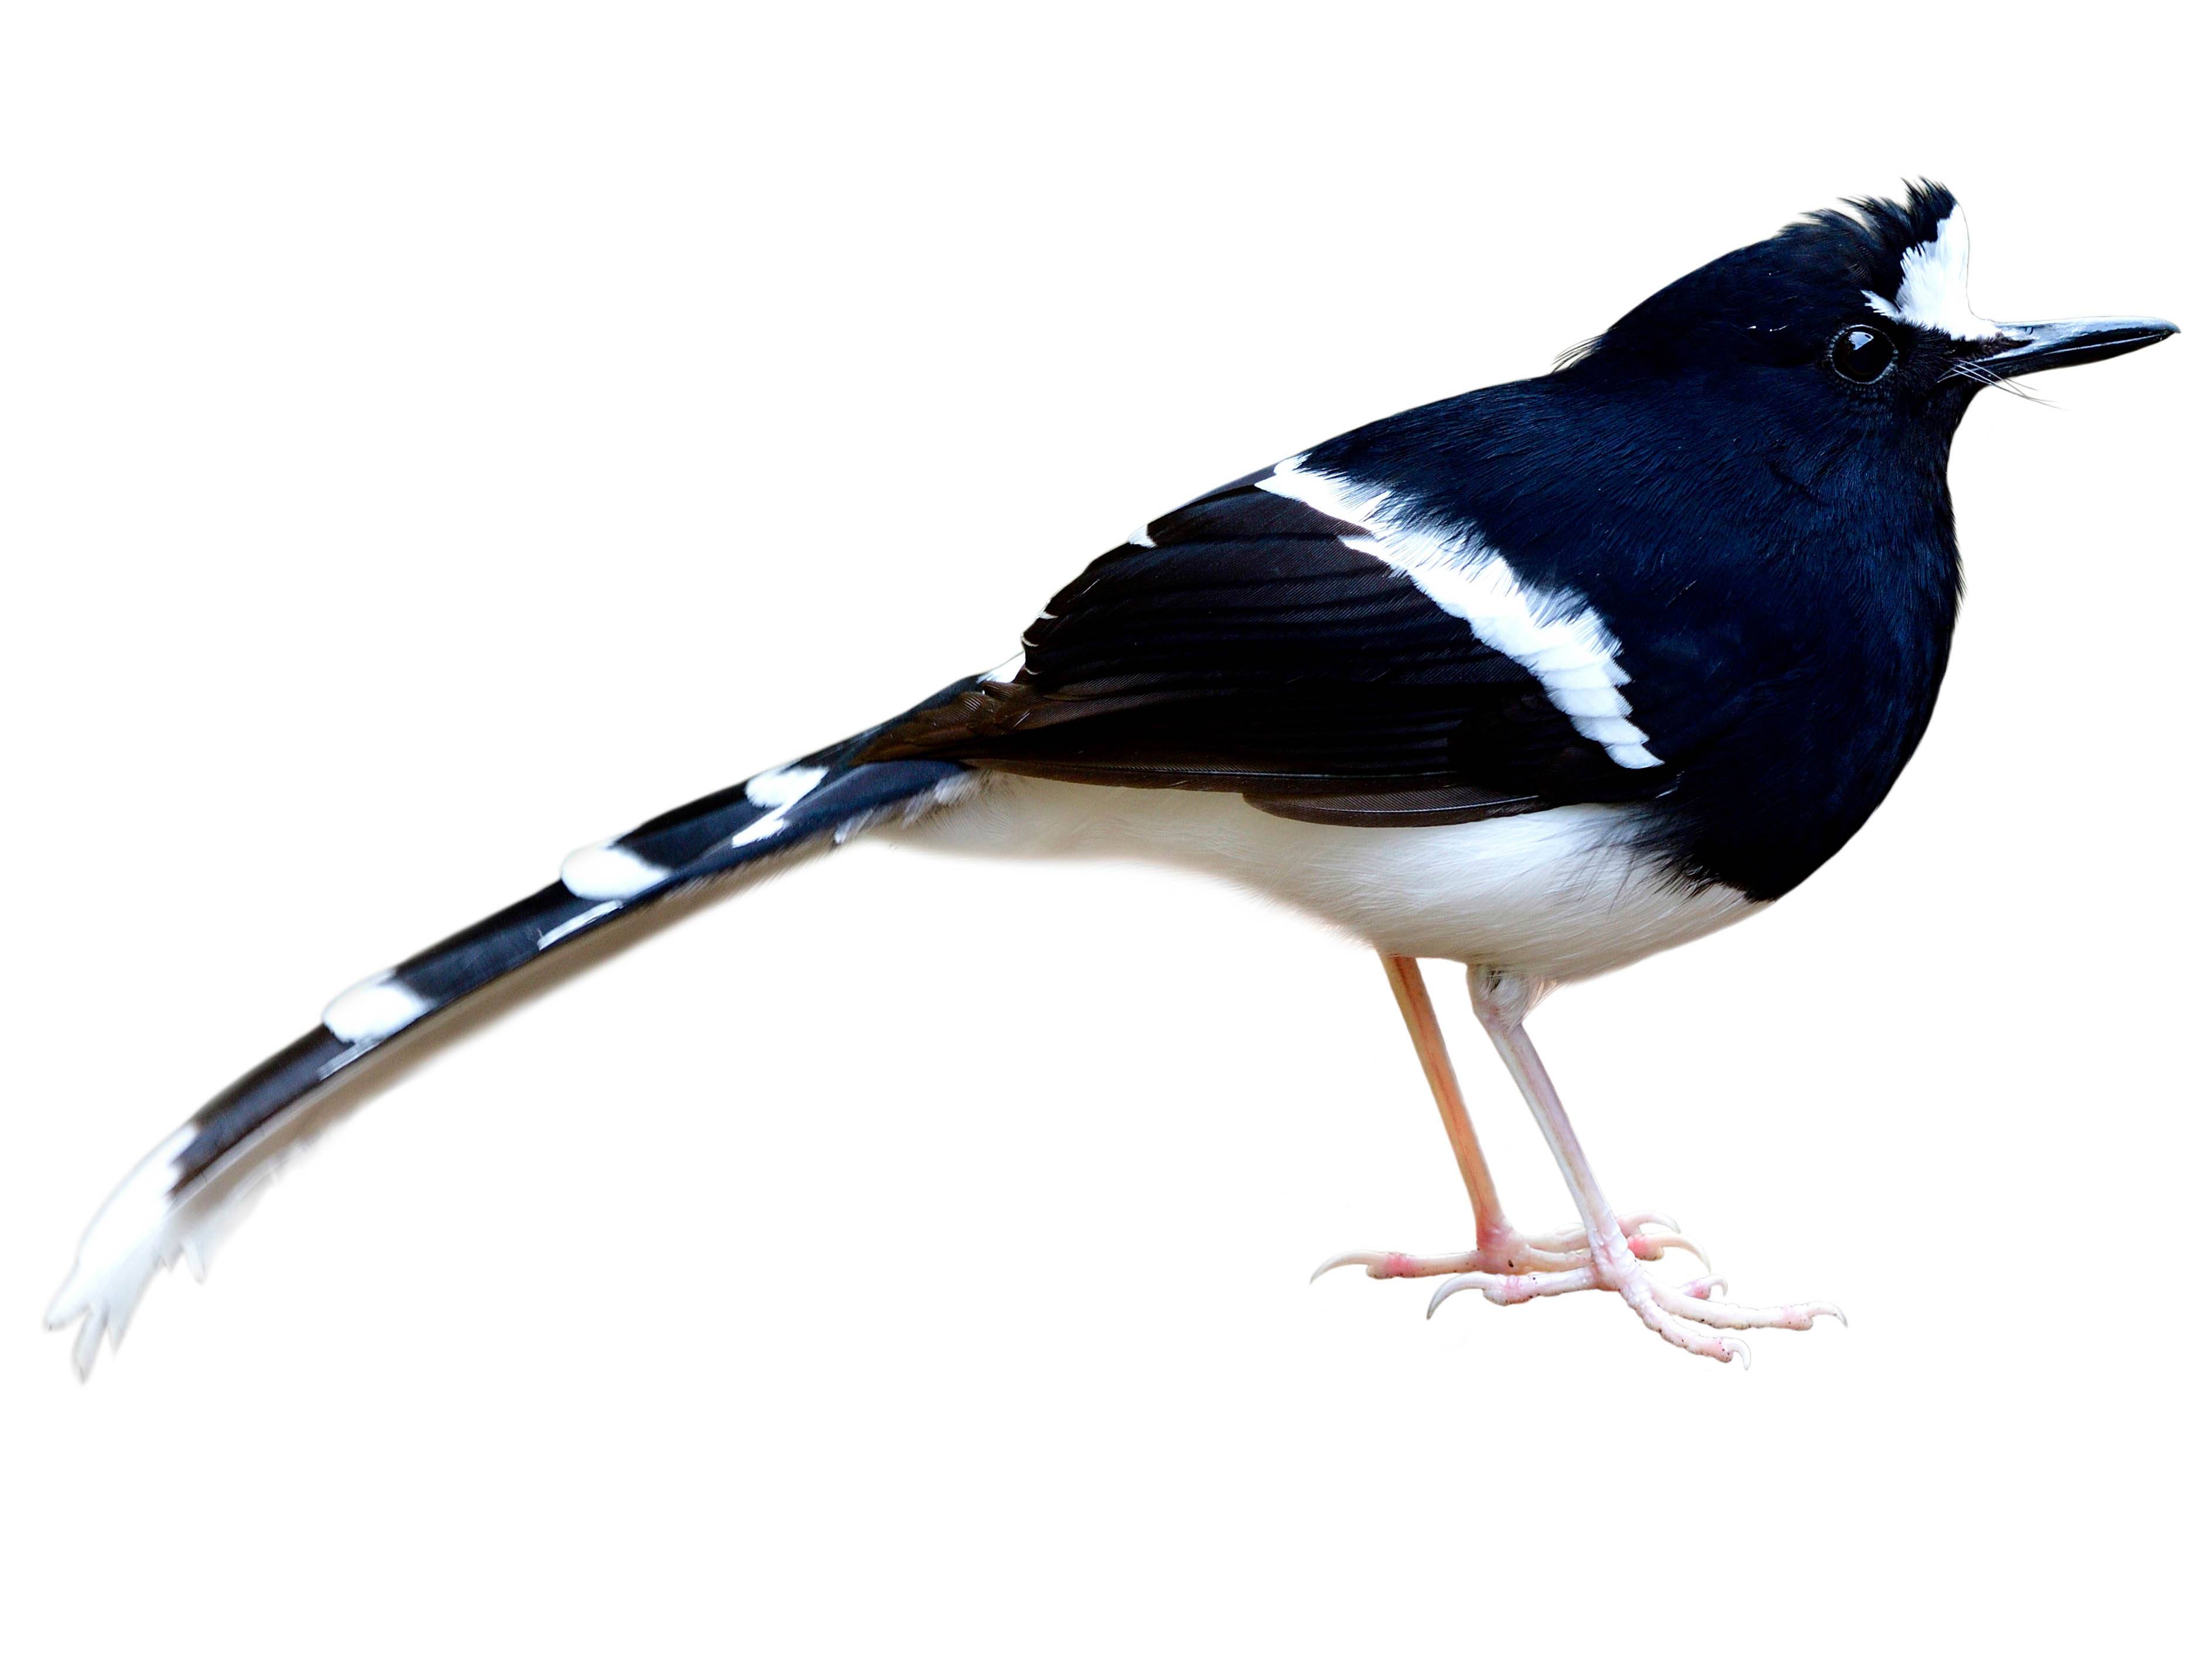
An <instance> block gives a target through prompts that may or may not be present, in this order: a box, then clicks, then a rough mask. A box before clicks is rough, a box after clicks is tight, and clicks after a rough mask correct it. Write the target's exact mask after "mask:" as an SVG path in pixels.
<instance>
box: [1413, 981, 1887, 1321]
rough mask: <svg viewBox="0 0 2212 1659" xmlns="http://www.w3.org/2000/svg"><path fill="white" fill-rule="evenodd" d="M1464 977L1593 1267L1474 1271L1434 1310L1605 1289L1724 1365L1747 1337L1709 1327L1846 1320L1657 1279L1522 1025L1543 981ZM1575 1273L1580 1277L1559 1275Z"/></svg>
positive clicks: (1704, 1285)
mask: <svg viewBox="0 0 2212 1659" xmlns="http://www.w3.org/2000/svg"><path fill="white" fill-rule="evenodd" d="M1468 986H1469V987H1470V989H1471V991H1472V993H1473V996H1474V1011H1475V1013H1476V1015H1477V1017H1478V1018H1480V1019H1481V1021H1482V1024H1483V1029H1484V1030H1486V1031H1488V1032H1489V1033H1490V1039H1491V1041H1492V1042H1493V1043H1495V1044H1496V1045H1497V1048H1498V1055H1499V1057H1500V1058H1501V1059H1503V1060H1504V1062H1505V1069H1506V1070H1507V1071H1509V1072H1510V1073H1512V1074H1513V1080H1514V1081H1515V1082H1516V1083H1517V1084H1518V1085H1520V1086H1521V1092H1522V1096H1523V1097H1525V1098H1526V1099H1527V1101H1528V1109H1529V1110H1530V1111H1532V1112H1534V1114H1535V1116H1536V1124H1537V1127H1539V1128H1540V1129H1541V1130H1542V1131H1543V1134H1544V1139H1545V1141H1546V1142H1547V1144H1548V1145H1549V1146H1551V1149H1552V1156H1553V1158H1555V1159H1556V1160H1558V1163H1559V1171H1560V1173H1561V1174H1562V1175H1564V1176H1566V1179H1567V1188H1568V1190H1569V1191H1571V1193H1572V1194H1574V1200H1575V1208H1576V1210H1577V1212H1579V1213H1580V1214H1581V1217H1582V1222H1583V1230H1584V1232H1585V1234H1586V1236H1587V1237H1588V1240H1589V1255H1588V1256H1587V1258H1586V1260H1587V1264H1588V1265H1587V1266H1585V1267H1581V1268H1580V1269H1579V1270H1577V1271H1576V1272H1573V1273H1561V1274H1558V1275H1554V1276H1553V1277H1552V1278H1551V1279H1544V1278H1542V1277H1541V1276H1537V1277H1535V1278H1534V1279H1532V1277H1531V1276H1529V1275H1526V1274H1522V1275H1510V1274H1509V1275H1499V1274H1497V1273H1488V1272H1484V1271H1480V1270H1478V1271H1474V1272H1470V1273H1465V1274H1463V1275H1462V1276H1461V1277H1460V1278H1457V1279H1453V1280H1451V1281H1450V1282H1449V1283H1448V1284H1446V1285H1441V1286H1439V1287H1438V1289H1437V1294H1436V1296H1435V1297H1434V1298H1433V1299H1432V1300H1431V1302H1430V1304H1429V1310H1430V1311H1431V1313H1433V1312H1435V1311H1436V1308H1437V1304H1438V1303H1441V1302H1442V1301H1443V1299H1444V1298H1445V1297H1449V1296H1450V1295H1452V1294H1453V1293H1454V1292H1455V1291H1462V1290H1480V1291H1482V1293H1483V1294H1484V1295H1485V1296H1486V1297H1488V1298H1489V1299H1490V1300H1491V1301H1492V1302H1499V1303H1506V1302H1522V1301H1526V1300H1528V1299H1529V1298H1530V1297H1534V1296H1543V1295H1552V1294H1557V1293H1559V1292H1560V1291H1568V1290H1608V1291H1614V1292H1616V1293H1617V1294H1619V1295H1620V1297H1622V1298H1623V1299H1624V1300H1626V1302H1627V1304H1629V1306H1630V1307H1632V1308H1633V1309H1634V1310H1636V1313H1637V1316H1638V1317H1639V1318H1641V1319H1642V1320H1643V1321H1644V1323H1645V1324H1646V1325H1648V1326H1650V1328H1652V1329H1653V1330H1654V1331H1656V1332H1657V1333H1658V1334H1660V1335H1661V1336H1662V1337H1664V1338H1665V1339H1666V1340H1668V1341H1669V1342H1672V1343H1674V1345H1675V1346H1677V1347H1680V1348H1686V1349H1688V1350H1689V1351H1690V1352H1692V1353H1699V1354H1704V1355H1705V1356H1706V1357H1707V1358H1712V1359H1717V1360H1720V1361H1722V1362H1723V1364H1725V1363H1726V1362H1727V1361H1729V1360H1730V1359H1735V1358H1741V1359H1742V1360H1743V1361H1744V1363H1745V1364H1749V1363H1750V1361H1751V1351H1750V1350H1749V1349H1748V1348H1747V1347H1746V1346H1744V1345H1743V1343H1742V1342H1741V1341H1740V1340H1737V1339H1736V1338H1735V1337H1729V1336H1717V1335H1716V1334H1713V1332H1712V1331H1711V1330H1710V1329H1707V1328H1706V1327H1709V1326H1716V1325H1717V1326H1720V1327H1723V1328H1727V1329H1731V1330H1749V1329H1753V1328H1784V1329H1788V1330H1801V1331H1802V1330H1805V1329H1808V1328H1810V1327H1811V1325H1812V1323H1813V1321H1814V1319H1816V1318H1818V1317H1819V1316H1820V1315H1822V1314H1828V1315H1832V1316H1834V1317H1835V1318H1837V1319H1838V1320H1840V1319H1842V1318H1843V1314H1842V1312H1841V1310H1838V1309H1837V1308H1836V1307H1834V1306H1833V1305H1832V1304H1828V1303H1825V1302H1821V1303H1801V1304H1793V1305H1791V1306H1788V1307H1780V1308H1740V1307H1735V1306H1732V1305H1731V1304H1728V1303H1724V1302H1715V1301H1713V1300H1711V1295H1712V1292H1713V1291H1714V1290H1715V1289H1716V1288H1717V1285H1715V1284H1713V1283H1712V1282H1711V1281H1700V1282H1699V1283H1697V1284H1692V1285H1681V1286H1675V1285H1662V1284H1660V1283H1658V1282H1656V1280H1654V1279H1652V1278H1651V1277H1650V1275H1649V1274H1648V1273H1645V1272H1644V1268H1643V1267H1642V1266H1641V1265H1640V1264H1639V1262H1638V1260H1637V1253H1636V1252H1635V1251H1634V1250H1633V1249H1632V1243H1631V1241H1630V1239H1629V1237H1627V1235H1626V1233H1625V1232H1624V1231H1623V1230H1622V1226H1621V1223H1620V1220H1619V1218H1616V1217H1615V1216H1614V1215H1613V1209H1612V1206H1610V1205H1608V1204H1607V1202H1606V1198H1605V1194H1604V1193H1603V1192H1602V1191H1601V1189H1600V1188H1599V1187H1598V1184H1597V1176H1596V1175H1595V1172H1594V1171H1593V1170H1591V1168H1590V1164H1589V1158H1588V1156H1587V1155H1586V1154H1585V1153H1584V1152H1583V1147H1582V1142H1581V1140H1580V1139H1577V1136H1576V1134H1575V1130H1574V1125H1573V1124H1571V1123H1570V1122H1569V1121H1567V1113H1566V1108H1565V1106H1564V1105H1562V1104H1561V1103H1560V1101H1559V1091H1558V1090H1557V1089H1555V1088H1553V1085H1552V1079H1551V1077H1550V1074H1549V1073H1547V1072H1546V1071H1545V1069H1544V1062H1543V1060H1541V1058H1540V1057H1539V1056H1538V1055H1537V1053H1536V1045H1535V1044H1534V1042H1530V1041H1529V1038H1528V1030H1527V1028H1526V1027H1525V1025H1524V1024H1523V1023H1522V1022H1523V1018H1524V1017H1525V1016H1526V1014H1527V1013H1528V1008H1529V1006H1531V1005H1532V1004H1533V1003H1534V1000H1536V998H1537V996H1539V995H1541V993H1542V990H1543V988H1544V987H1541V986H1539V985H1534V984H1532V983H1530V982H1529V981H1525V980H1519V979H1516V978H1513V977H1512V976H1510V975H1500V974H1493V973H1489V972H1486V971H1485V970H1483V969H1469V970H1468ZM1570 1280H1571V1281H1575V1282H1571V1283H1569V1282H1562V1281H1570Z"/></svg>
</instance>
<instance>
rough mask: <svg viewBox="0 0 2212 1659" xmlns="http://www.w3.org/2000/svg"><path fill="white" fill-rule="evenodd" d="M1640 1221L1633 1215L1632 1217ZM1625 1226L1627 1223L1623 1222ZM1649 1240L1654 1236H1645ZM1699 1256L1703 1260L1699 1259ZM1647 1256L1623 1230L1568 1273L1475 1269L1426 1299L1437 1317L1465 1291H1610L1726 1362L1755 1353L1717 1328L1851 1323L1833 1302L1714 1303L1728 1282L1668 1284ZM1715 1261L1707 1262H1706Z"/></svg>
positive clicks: (1662, 1329)
mask: <svg viewBox="0 0 2212 1659" xmlns="http://www.w3.org/2000/svg"><path fill="white" fill-rule="evenodd" d="M1634 1219H1636V1218H1631V1220H1632V1221H1633V1220H1634ZM1623 1225H1624V1226H1626V1225H1628V1224H1626V1223H1624V1224H1623ZM1647 1237H1649V1235H1647ZM1701 1259H1702V1258H1701ZM1649 1260H1650V1257H1649V1256H1647V1255H1644V1253H1643V1252H1642V1251H1639V1250H1638V1249H1636V1248H1635V1241H1634V1240H1633V1239H1632V1237H1629V1236H1628V1235H1627V1234H1626V1233H1625V1232H1622V1231H1616V1232H1614V1233H1613V1235H1612V1236H1611V1237H1609V1238H1607V1239H1605V1240H1603V1241H1601V1243H1599V1244H1598V1245H1597V1247H1596V1248H1591V1247H1590V1245H1589V1243H1588V1242H1587V1241H1585V1245H1584V1249H1583V1261H1582V1262H1581V1263H1580V1264H1579V1265H1577V1266H1575V1267H1570V1268H1567V1269H1565V1271H1555V1272H1537V1273H1498V1272H1496V1271H1494V1270H1489V1269H1474V1270H1470V1271H1468V1272H1464V1273H1461V1274H1459V1275H1458V1276H1457V1277H1456V1278H1454V1279H1447V1280H1446V1281H1445V1282H1444V1283H1443V1284H1442V1285H1437V1293H1436V1294H1435V1295H1434V1296H1432V1297H1430V1298H1429V1312H1430V1313H1431V1314H1434V1313H1435V1312H1436V1310H1437V1308H1438V1306H1440V1305H1441V1304H1443V1300H1444V1298H1445V1297H1449V1296H1453V1295H1455V1294H1456V1293H1458V1292H1459V1291H1481V1292H1482V1294H1483V1296H1484V1297H1486V1299H1488V1300H1489V1301H1492V1302H1495V1303H1497V1304H1498V1305H1499V1306H1500V1307H1506V1306H1510V1304H1513V1303H1516V1302H1532V1301H1534V1299H1535V1298H1536V1297H1540V1296H1564V1295H1565V1294H1567V1293H1568V1292H1570V1291H1613V1293H1614V1294H1615V1295H1617V1296H1619V1297H1620V1298H1621V1299H1622V1300H1623V1301H1625V1302H1626V1303H1627V1304H1628V1305H1629V1306H1630V1307H1631V1308H1632V1309H1634V1310H1635V1311H1636V1316H1637V1317H1638V1318H1639V1319H1641V1320H1642V1321H1643V1322H1644V1323H1645V1324H1646V1325H1648V1326H1649V1327H1650V1328H1651V1329H1652V1330H1654V1331H1656V1332H1657V1333H1658V1334H1659V1335H1660V1336H1662V1337H1663V1338H1664V1339H1665V1340H1668V1341H1669V1342H1671V1343H1673V1344H1674V1346H1676V1347H1678V1348H1681V1349H1684V1350H1686V1351H1687V1352H1691V1353H1694V1354H1702V1355H1704V1356H1705V1358H1708V1359H1717V1360H1719V1361H1720V1362H1721V1363H1722V1364H1727V1363H1728V1362H1729V1361H1730V1360H1732V1359H1741V1361H1743V1363H1744V1364H1746V1365H1749V1364H1751V1350H1750V1349H1749V1348H1748V1347H1747V1346H1745V1345H1744V1343H1743V1341H1742V1340H1741V1339H1740V1338H1737V1337H1734V1336H1723V1335H1720V1334H1717V1331H1716V1330H1715V1329H1713V1328H1715V1327H1717V1328H1718V1330H1719V1331H1750V1330H1784V1331H1806V1330H1810V1329H1812V1328H1813V1322H1814V1320H1815V1319H1818V1318H1819V1317H1820V1316H1821V1315H1823V1314H1826V1315H1827V1316H1829V1317H1831V1318H1832V1319H1834V1320H1835V1321H1837V1322H1838V1323H1840V1324H1845V1325H1848V1324H1849V1323H1850V1321H1849V1320H1847V1319H1845V1318H1844V1310H1842V1309H1840V1308H1838V1307H1837V1306H1836V1304H1834V1303H1832V1302H1796V1303H1790V1304H1786V1305H1784V1306H1782V1307H1776V1308H1745V1307H1739V1306H1738V1305H1736V1304H1735V1303H1732V1302H1719V1301H1716V1300H1714V1297H1715V1296H1716V1295H1717V1293H1719V1292H1721V1291H1726V1290H1727V1289H1728V1283H1727V1281H1726V1280H1725V1279H1716V1278H1712V1277H1711V1276H1707V1277H1706V1278H1704V1279H1692V1280H1691V1281H1690V1282H1689V1283H1688V1284H1686V1285H1668V1284H1664V1283H1662V1282H1661V1281H1660V1280H1658V1279H1654V1278H1653V1277H1652V1276H1651V1275H1650V1274H1649V1273H1645V1272H1644V1267H1643V1263H1644V1261H1649ZM1708 1265H1710V1264H1708Z"/></svg>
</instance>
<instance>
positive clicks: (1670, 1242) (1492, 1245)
mask: <svg viewBox="0 0 2212 1659" xmlns="http://www.w3.org/2000/svg"><path fill="white" fill-rule="evenodd" d="M1383 973H1384V975H1386V976H1387V977H1388V978H1389V981H1390V990H1391V993H1392V994H1394V995H1395V997H1396V998H1397V999H1398V1012H1400V1013H1401V1014H1403V1015H1404V1016H1405V1017H1406V1030H1407V1032H1408V1033H1409V1034H1410V1035H1411V1036H1412V1037H1413V1051H1414V1053H1416V1054H1419V1056H1420V1059H1421V1071H1422V1073H1423V1074H1424V1075H1425V1076H1426V1077H1427V1079H1428V1080H1429V1091H1430V1093H1431V1094H1432V1095H1434V1096H1435V1097H1436V1102H1437V1115H1439V1116H1441V1117H1442V1118H1443V1121H1444V1136H1445V1139H1448V1140H1449V1141H1450V1142H1451V1149H1452V1158H1453V1159H1454V1160H1455V1162H1456V1163H1457V1164H1459V1174H1460V1179H1461V1180H1462V1181H1463V1182H1466V1183H1467V1196H1468V1202H1469V1203H1470V1204H1472V1205H1473V1206H1474V1249H1472V1250H1467V1251H1463V1252H1462V1253H1460V1254H1459V1255H1434V1256H1419V1255H1405V1254H1403V1253H1402V1252H1400V1251H1397V1250H1352V1251H1349V1252H1347V1253H1346V1254H1345V1255H1340V1256H1335V1257H1333V1258H1331V1259H1330V1260H1329V1261H1325V1262H1323V1263H1322V1265H1321V1267H1319V1268H1317V1269H1316V1271H1315V1273H1314V1277H1315V1278H1316V1279H1318V1278H1320V1277H1321V1275H1322V1273H1328V1271H1329V1270H1330V1269H1332V1268H1334V1267H1364V1268H1366V1269H1367V1276H1368V1277H1369V1278H1370V1279H1422V1278H1427V1277H1430V1276H1431V1275H1434V1274H1437V1273H1508V1274H1523V1273H1559V1272H1565V1271H1571V1270H1573V1269H1576V1268H1583V1267H1589V1264H1590V1260H1591V1257H1590V1251H1589V1237H1587V1235H1586V1234H1585V1233H1584V1231H1583V1229H1581V1228H1573V1229H1570V1230H1569V1231H1565V1232H1558V1233H1544V1234H1540V1235H1538V1236H1536V1237H1529V1236H1528V1235H1527V1234H1524V1233H1522V1232H1520V1231H1517V1230H1516V1228H1515V1227H1514V1225H1513V1224H1512V1223H1511V1222H1510V1221H1508V1220H1507V1219H1506V1218H1505V1206H1504V1205H1503V1204H1501V1203H1499V1202H1498V1186H1497V1183H1496V1182H1493V1181H1492V1179H1491V1176H1490V1165H1489V1164H1488V1163H1487V1162H1486V1161H1485V1159H1484V1158H1483V1156H1482V1144H1481V1143H1480V1141H1478V1140H1477V1139H1475V1137H1474V1124H1473V1123H1472V1122H1470V1121H1468V1115H1467V1102H1466V1100H1465V1099H1464V1098H1463V1097H1462V1096H1461V1094H1460V1089H1459V1079H1458V1077H1457V1076H1456V1075H1455V1074H1454V1073H1453V1071H1452V1063H1451V1055H1450V1054H1449V1052H1448V1051H1447V1050H1446V1049H1445V1048H1444V1037H1443V1030H1442V1029H1441V1028H1440V1027H1439V1026H1438V1025H1437V1011H1436V1007H1435V1005H1434V1004H1432V1003H1431V1001H1430V1000H1429V987H1428V986H1427V985H1426V983H1425V982H1424V981H1423V980H1422V978H1421V969H1420V964H1419V963H1417V962H1415V961H1414V960H1413V957H1394V956H1390V955H1389V954H1387V953H1386V954H1384V955H1383ZM1618 1225H1619V1228H1620V1233H1621V1236H1622V1237H1623V1239H1624V1240H1625V1241H1626V1248H1627V1249H1629V1250H1630V1251H1631V1252H1632V1254H1634V1255H1636V1256H1638V1257H1639V1258H1640V1259H1642V1260H1644V1261H1656V1260H1657V1259H1658V1258H1659V1257H1660V1256H1661V1255H1663V1254H1664V1253H1665V1252H1666V1251H1668V1249H1686V1250H1689V1251H1691V1252H1692V1254H1695V1255H1698V1256H1699V1259H1700V1260H1703V1258H1704V1252H1702V1251H1700V1250H1699V1249H1698V1247H1697V1246H1696V1245H1694V1244H1692V1243H1690V1242H1689V1241H1688V1240H1687V1239H1686V1238H1683V1237H1680V1235H1679V1234H1677V1233H1676V1232H1675V1231H1674V1224H1673V1223H1672V1222H1670V1221H1668V1219H1667V1218H1665V1217H1664V1216H1657V1215H1632V1216H1629V1217H1627V1218H1625V1219H1623V1220H1621V1221H1620V1223H1619V1224H1618ZM1646 1228H1656V1229H1657V1230H1658V1231H1644V1229H1646Z"/></svg>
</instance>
